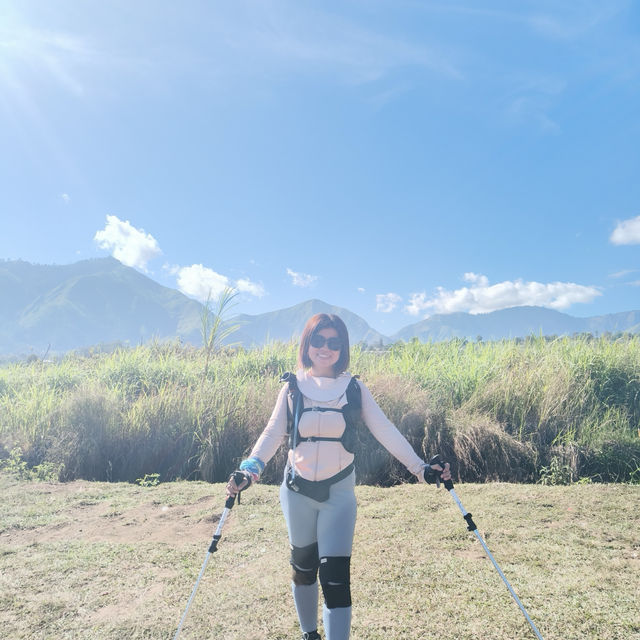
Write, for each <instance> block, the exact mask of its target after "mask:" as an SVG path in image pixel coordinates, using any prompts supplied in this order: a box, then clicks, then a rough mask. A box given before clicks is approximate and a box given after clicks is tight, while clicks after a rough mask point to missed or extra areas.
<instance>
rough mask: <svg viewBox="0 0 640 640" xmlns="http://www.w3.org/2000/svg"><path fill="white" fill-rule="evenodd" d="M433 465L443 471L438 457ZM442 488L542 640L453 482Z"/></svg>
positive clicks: (448, 482) (435, 457) (438, 480)
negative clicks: (464, 505) (456, 507)
mask: <svg viewBox="0 0 640 640" xmlns="http://www.w3.org/2000/svg"><path fill="white" fill-rule="evenodd" d="M434 464H438V465H440V466H441V467H442V468H443V469H444V462H442V460H441V459H440V456H439V455H437V456H434V457H433V458H431V460H430V461H429V466H431V465H434ZM427 473H429V472H427ZM432 473H436V474H437V473H438V472H437V471H434V472H432ZM435 480H436V483H437V485H438V487H439V486H440V477H439V475H436V476H435ZM444 487H445V489H447V491H449V493H450V494H451V497H452V498H453V499H454V500H455V503H456V504H457V505H458V508H459V509H460V512H461V513H462V517H463V518H464V519H465V520H466V522H467V529H469V531H471V532H473V533H474V534H475V536H476V538H478V541H479V542H480V544H481V545H482V548H483V549H484V551H485V553H486V554H487V557H488V558H489V560H491V562H492V563H493V566H494V567H495V568H496V571H497V572H498V574H499V575H500V577H501V578H502V581H503V582H504V583H505V585H506V586H507V589H509V593H510V594H511V595H512V596H513V599H514V600H515V601H516V604H517V605H518V606H519V607H520V611H522V613H523V614H524V617H525V618H526V619H527V622H528V623H529V624H530V625H531V629H533V632H534V633H535V634H536V637H537V638H538V640H544V639H543V637H542V636H541V635H540V632H539V631H538V629H537V628H536V625H535V624H533V620H531V618H530V617H529V614H528V613H527V610H526V609H525V608H524V605H523V604H522V602H520V598H518V596H517V595H516V592H515V591H514V590H513V587H512V586H511V585H510V584H509V581H508V580H507V578H506V577H505V575H504V573H502V569H500V567H499V566H498V563H497V562H496V560H495V558H494V557H493V555H492V554H491V551H489V547H487V543H486V542H485V541H484V540H483V539H482V536H481V535H480V533H479V532H478V527H477V526H476V523H475V522H474V521H473V519H472V518H471V514H470V513H469V512H468V511H467V510H466V509H465V508H464V507H463V506H462V502H460V498H458V496H457V495H456V492H455V491H454V490H453V482H452V481H451V480H444Z"/></svg>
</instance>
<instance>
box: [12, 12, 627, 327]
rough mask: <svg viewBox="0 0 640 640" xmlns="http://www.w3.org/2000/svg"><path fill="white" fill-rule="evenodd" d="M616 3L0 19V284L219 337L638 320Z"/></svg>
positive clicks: (623, 25) (622, 25)
mask: <svg viewBox="0 0 640 640" xmlns="http://www.w3.org/2000/svg"><path fill="white" fill-rule="evenodd" d="M639 35H640V3H637V2H636V3H634V2H630V1H618V0H610V1H608V2H600V1H598V2H595V1H594V2H591V1H586V0H584V1H583V0H571V1H564V0H552V1H524V0H523V1H519V2H513V1H512V0H509V1H503V2H470V1H469V0H466V1H465V0H461V1H460V2H446V1H444V0H442V1H440V2H429V1H424V2H419V1H404V0H388V1H378V0H366V1H365V0H362V1H353V0H352V1H340V2H333V1H327V0H323V1H322V2H320V1H315V2H313V1H310V2H302V1H300V0H281V1H275V0H274V1H272V0H260V1H257V0H256V1H254V2H248V1H245V0H234V2H214V1H210V0H207V1H200V0H185V1H184V2H179V3H178V2H170V1H169V0H156V1H153V2H152V1H147V0H137V1H136V2H131V1H130V0H126V1H124V0H123V1H120V0H101V1H98V0H87V1H86V2H78V1H77V0H57V1H56V2H50V1H48V0H15V1H11V0H0V223H1V226H0V258H4V259H18V258H19V259H23V260H27V261H30V262H37V263H41V264H68V263H71V262H75V261H77V260H83V259H87V258H95V257H103V256H107V255H114V256H115V257H116V258H118V259H119V260H121V261H122V262H123V263H125V264H128V265H129V266H133V267H135V268H137V269H139V270H140V271H142V272H143V273H146V274H147V275H148V276H149V277H151V278H153V279H155V280H157V281H158V282H160V283H162V284H164V285H167V286H170V287H174V288H180V289H181V290H183V291H184V292H185V293H187V294H188V295H190V296H192V297H200V298H202V297H206V294H207V292H208V291H211V292H212V293H213V295H214V296H215V295H216V293H218V292H219V291H220V289H221V288H222V287H223V286H225V285H229V286H232V287H235V288H236V289H237V290H238V291H239V292H240V296H239V305H238V306H237V307H236V310H237V311H238V312H243V313H249V314H257V313H262V312H265V311H272V310H276V309H279V308H282V307H285V306H290V305H293V304H296V303H298V302H302V301H303V300H306V299H309V298H320V299H322V300H325V301H326V302H329V303H331V304H336V305H340V306H344V307H347V308H349V309H350V310H352V311H354V312H356V313H358V314H360V315H361V316H362V317H364V318H365V319H366V320H367V321H368V322H369V324H371V325H372V326H373V327H374V328H376V329H378V330H379V331H382V332H383V333H384V332H386V333H391V332H393V331H395V330H397V329H399V328H401V327H402V326H405V325H407V324H410V323H413V322H417V321H419V320H420V319H422V318H423V317H425V316H427V315H432V314H434V313H450V312H455V311H467V312H471V313H482V312H487V311H493V310H495V309H500V308H505V307H510V306H517V305H523V304H535V305H540V306H546V307H550V308H553V309H558V310H560V311H565V312H567V313H570V314H572V315H576V316H590V315H598V314H603V313H614V312H619V311H627V310H632V309H639V308H640V179H639V176H640V153H639V149H640V38H639Z"/></svg>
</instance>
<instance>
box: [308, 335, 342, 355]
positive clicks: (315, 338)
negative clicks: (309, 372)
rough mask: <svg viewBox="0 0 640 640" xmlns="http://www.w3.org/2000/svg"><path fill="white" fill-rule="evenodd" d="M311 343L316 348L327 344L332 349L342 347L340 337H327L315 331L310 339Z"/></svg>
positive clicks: (337, 349) (338, 349)
mask: <svg viewBox="0 0 640 640" xmlns="http://www.w3.org/2000/svg"><path fill="white" fill-rule="evenodd" d="M309 344H310V345H311V346H312V347H313V348H314V349H322V347H324V345H325V344H326V345H327V347H329V349H331V351H340V349H342V340H340V338H325V337H324V336H321V335H320V334H319V333H314V334H313V335H312V336H311V339H310V340H309Z"/></svg>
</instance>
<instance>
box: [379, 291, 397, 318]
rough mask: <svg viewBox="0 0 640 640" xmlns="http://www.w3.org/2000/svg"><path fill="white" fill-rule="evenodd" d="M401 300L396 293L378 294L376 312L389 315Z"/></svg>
mask: <svg viewBox="0 0 640 640" xmlns="http://www.w3.org/2000/svg"><path fill="white" fill-rule="evenodd" d="M400 302H402V298H401V297H400V296H399V295H398V294H397V293H378V294H377V295H376V311H380V312H382V313H391V312H392V311H393V310H394V309H395V308H396V307H397V306H398V304H399V303H400Z"/></svg>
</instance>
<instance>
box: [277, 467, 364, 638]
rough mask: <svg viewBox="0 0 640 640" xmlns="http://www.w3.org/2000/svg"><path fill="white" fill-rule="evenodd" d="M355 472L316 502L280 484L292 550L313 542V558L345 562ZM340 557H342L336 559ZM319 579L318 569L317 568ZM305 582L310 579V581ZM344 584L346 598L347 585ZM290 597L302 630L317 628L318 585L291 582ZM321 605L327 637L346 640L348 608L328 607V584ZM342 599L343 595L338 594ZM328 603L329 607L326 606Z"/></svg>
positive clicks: (352, 524) (351, 529) (350, 534)
mask: <svg viewBox="0 0 640 640" xmlns="http://www.w3.org/2000/svg"><path fill="white" fill-rule="evenodd" d="M355 483H356V481H355V472H354V473H351V475H349V476H347V477H346V478H344V479H342V480H340V481H339V482H336V483H335V484H334V485H331V491H330V494H329V499H328V500H326V501H325V502H317V501H316V500H313V499H311V498H307V497H306V496H303V495H300V494H299V493H295V492H294V491H291V490H290V489H288V488H287V486H286V485H285V484H284V483H283V484H282V486H281V487H280V504H281V505H282V511H283V513H284V517H285V520H286V522H287V529H288V531H289V542H290V543H291V546H292V549H294V553H295V549H300V548H305V547H310V545H314V544H316V543H317V545H318V553H317V557H318V558H319V559H320V562H321V563H322V562H326V560H325V559H329V564H331V563H332V562H333V559H334V558H335V559H338V561H339V562H345V559H346V562H347V563H348V559H349V558H350V557H351V547H352V544H353V533H354V529H355V523H356V497H355V493H354V487H355ZM340 559H342V560H340ZM320 575H321V580H322V569H321V570H320ZM308 582H311V581H310V580H309V581H308ZM345 587H346V590H347V594H348V597H349V598H350V594H349V584H348V583H347V584H346V585H343V588H345ZM292 588H293V596H294V600H295V603H296V610H297V612H298V618H299V620H300V626H301V628H302V631H313V630H314V629H316V628H317V617H318V584H317V582H313V583H311V584H308V583H306V584H296V583H295V582H294V584H293V585H292ZM323 589H324V590H325V605H324V607H323V619H324V629H325V634H326V637H327V640H346V639H347V638H348V637H349V631H350V628H351V607H350V606H348V607H345V606H341V605H338V606H337V607H334V606H332V604H331V602H328V599H329V598H331V596H330V595H329V593H330V591H331V589H332V586H331V583H329V587H328V588H327V585H325V584H323ZM338 597H339V599H343V598H344V597H345V596H344V594H343V595H341V596H338ZM327 605H329V606H327Z"/></svg>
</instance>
